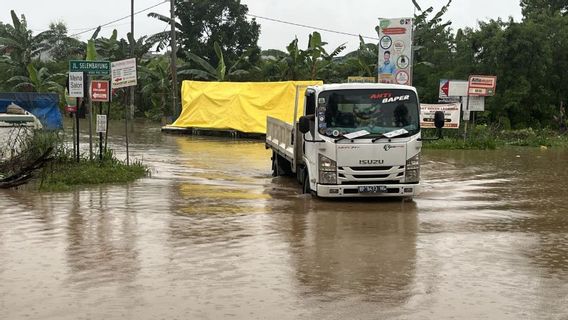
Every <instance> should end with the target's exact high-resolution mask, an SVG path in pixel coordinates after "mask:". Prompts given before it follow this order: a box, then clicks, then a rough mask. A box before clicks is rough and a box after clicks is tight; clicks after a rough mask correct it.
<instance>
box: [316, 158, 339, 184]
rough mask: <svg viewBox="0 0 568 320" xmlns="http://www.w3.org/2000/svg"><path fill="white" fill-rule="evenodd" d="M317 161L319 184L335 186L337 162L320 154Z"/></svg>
mask: <svg viewBox="0 0 568 320" xmlns="http://www.w3.org/2000/svg"><path fill="white" fill-rule="evenodd" d="M318 160H319V161H318V168H319V181H320V184H337V162H336V161H334V160H331V159H330V158H328V157H326V156H324V155H322V154H320V155H319V157H318Z"/></svg>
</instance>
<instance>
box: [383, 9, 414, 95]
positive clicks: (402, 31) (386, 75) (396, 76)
mask: <svg viewBox="0 0 568 320" xmlns="http://www.w3.org/2000/svg"><path fill="white" fill-rule="evenodd" d="M379 24H380V28H379V29H380V30H379V64H378V74H379V78H378V79H379V83H392V84H403V85H412V18H398V19H380V22H379Z"/></svg>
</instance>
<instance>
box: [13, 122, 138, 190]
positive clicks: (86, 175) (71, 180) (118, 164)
mask: <svg viewBox="0 0 568 320" xmlns="http://www.w3.org/2000/svg"><path fill="white" fill-rule="evenodd" d="M65 138H66V137H65V136H64V135H63V134H62V133H60V132H54V131H34V132H33V133H31V134H29V135H27V136H25V137H24V138H23V140H22V147H21V149H22V150H25V152H22V153H21V155H20V156H19V158H18V161H20V162H22V163H27V162H29V161H28V160H26V159H36V158H37V157H39V156H40V155H42V154H44V153H45V152H46V151H48V150H51V153H50V154H51V158H52V160H51V161H50V162H49V163H48V165H47V166H45V167H44V168H43V171H42V173H41V175H40V177H39V179H38V188H39V189H40V190H43V191H64V190H70V189H73V188H75V187H77V186H80V185H92V184H105V183H126V182H131V181H134V180H136V179H138V178H141V177H144V176H147V175H148V174H149V172H148V169H147V168H146V166H144V165H143V164H141V163H140V162H135V163H134V164H132V165H130V166H127V165H126V164H125V163H124V162H123V161H120V160H118V159H117V158H116V157H115V156H114V155H113V154H112V151H108V152H107V153H106V154H104V157H103V160H102V161H99V160H95V161H89V160H88V158H87V157H86V156H82V157H81V159H80V161H79V162H76V159H75V157H74V154H73V150H72V149H71V147H70V145H69V144H68V143H66V141H65Z"/></svg>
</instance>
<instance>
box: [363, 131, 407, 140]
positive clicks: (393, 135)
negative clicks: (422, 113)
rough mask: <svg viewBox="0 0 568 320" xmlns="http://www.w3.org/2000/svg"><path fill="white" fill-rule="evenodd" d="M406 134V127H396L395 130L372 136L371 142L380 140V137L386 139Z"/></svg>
mask: <svg viewBox="0 0 568 320" xmlns="http://www.w3.org/2000/svg"><path fill="white" fill-rule="evenodd" d="M406 134H408V131H407V130H406V129H398V130H395V131H391V132H387V133H383V134H381V135H380V136H378V137H376V138H374V139H373V140H372V142H373V143H375V142H376V141H377V140H380V139H382V138H388V139H392V138H397V137H401V136H404V135H406Z"/></svg>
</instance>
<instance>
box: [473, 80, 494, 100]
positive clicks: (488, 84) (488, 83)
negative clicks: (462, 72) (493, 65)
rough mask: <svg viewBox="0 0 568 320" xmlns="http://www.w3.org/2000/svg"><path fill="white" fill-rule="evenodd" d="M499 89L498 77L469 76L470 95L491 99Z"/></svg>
mask: <svg viewBox="0 0 568 320" xmlns="http://www.w3.org/2000/svg"><path fill="white" fill-rule="evenodd" d="M496 87H497V77H496V76H476V75H471V76H469V95H470V96H478V97H491V96H494V95H495V88H496Z"/></svg>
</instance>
